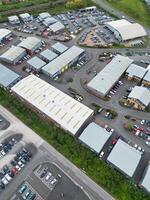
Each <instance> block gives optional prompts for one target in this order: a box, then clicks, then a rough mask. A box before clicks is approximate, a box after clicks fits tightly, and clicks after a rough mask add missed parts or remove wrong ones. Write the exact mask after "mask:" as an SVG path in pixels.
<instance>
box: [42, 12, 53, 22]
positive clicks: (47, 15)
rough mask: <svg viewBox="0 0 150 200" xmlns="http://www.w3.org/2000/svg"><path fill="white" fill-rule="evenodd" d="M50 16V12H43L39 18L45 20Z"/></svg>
mask: <svg viewBox="0 0 150 200" xmlns="http://www.w3.org/2000/svg"><path fill="white" fill-rule="evenodd" d="M48 17H51V15H50V14H49V13H48V12H43V13H40V14H39V18H40V19H42V20H44V19H46V18H48Z"/></svg>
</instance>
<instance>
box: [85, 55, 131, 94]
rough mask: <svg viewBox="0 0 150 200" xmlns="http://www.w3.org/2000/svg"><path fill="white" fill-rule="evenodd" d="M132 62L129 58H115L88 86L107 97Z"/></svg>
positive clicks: (118, 56) (119, 56)
mask: <svg viewBox="0 0 150 200" xmlns="http://www.w3.org/2000/svg"><path fill="white" fill-rule="evenodd" d="M132 62H133V60H131V59H129V58H128V57H124V56H121V55H117V56H115V58H113V59H112V61H111V62H110V63H109V64H107V65H106V66H105V68H104V69H102V70H101V71H100V72H99V73H98V74H97V75H96V76H95V77H94V78H93V79H92V80H91V81H90V82H89V83H88V84H87V86H88V87H90V88H91V89H93V90H95V91H97V92H99V93H101V94H102V95H104V96H105V95H106V94H107V93H108V92H109V90H110V89H111V88H112V86H113V85H114V84H115V83H116V81H117V80H118V79H119V78H120V77H121V75H122V74H123V73H124V72H125V70H126V69H127V68H128V66H129V65H130V64H131V63H132Z"/></svg>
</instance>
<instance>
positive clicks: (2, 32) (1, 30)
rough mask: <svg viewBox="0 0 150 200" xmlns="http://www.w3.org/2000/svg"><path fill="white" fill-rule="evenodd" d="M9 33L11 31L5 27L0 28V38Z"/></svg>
mask: <svg viewBox="0 0 150 200" xmlns="http://www.w3.org/2000/svg"><path fill="white" fill-rule="evenodd" d="M9 34H11V31H10V30H8V29H5V28H1V29H0V40H2V39H3V38H5V37H6V36H8V35H9Z"/></svg>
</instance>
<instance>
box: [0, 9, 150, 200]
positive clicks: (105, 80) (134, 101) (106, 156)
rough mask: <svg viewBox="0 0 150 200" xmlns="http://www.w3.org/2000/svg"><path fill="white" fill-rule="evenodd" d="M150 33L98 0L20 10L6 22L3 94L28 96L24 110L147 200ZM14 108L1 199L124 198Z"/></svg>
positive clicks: (7, 119)
mask: <svg viewBox="0 0 150 200" xmlns="http://www.w3.org/2000/svg"><path fill="white" fill-rule="evenodd" d="M149 34H150V32H149V30H148V28H144V26H142V25H141V24H139V23H137V22H133V20H130V19H129V18H127V17H125V16H122V18H121V19H116V18H114V16H112V15H110V14H109V13H107V12H106V11H104V10H102V9H98V8H97V7H95V6H93V7H86V8H82V9H79V10H73V11H69V12H66V13H60V14H57V15H53V16H52V15H51V13H48V12H42V13H39V14H38V15H37V16H33V15H32V14H30V13H19V14H18V15H13V16H8V20H7V22H5V23H1V24H0V86H1V90H0V91H1V93H2V94H3V93H4V92H5V93H7V95H9V97H10V99H11V98H12V99H13V100H14V99H16V101H18V102H20V104H21V105H22V115H24V111H25V109H26V108H30V110H31V111H32V112H33V113H36V114H37V115H38V117H39V118H40V119H41V120H42V123H43V121H44V122H45V123H48V124H49V126H50V127H51V124H54V129H55V130H56V132H59V131H61V130H63V131H64V132H62V133H64V134H67V135H68V136H69V137H71V138H72V140H73V141H75V142H77V144H78V145H81V146H83V148H85V149H89V150H90V151H91V152H93V153H92V154H91V155H92V156H93V157H94V158H95V157H96V159H97V160H98V161H100V162H102V163H103V164H104V166H108V167H109V169H111V170H116V171H117V173H119V174H121V176H122V177H123V178H125V179H127V181H130V182H132V185H133V187H134V188H136V189H137V191H140V192H142V195H143V200H147V199H148V198H149V193H150V51H149V48H150V47H149ZM2 94H0V96H2ZM1 99H2V97H0V101H1ZM13 100H12V101H11V100H10V101H9V103H10V102H11V105H13V103H14V102H13ZM6 108H7V106H6ZM6 108H4V107H2V106H0V132H1V135H0V140H1V141H0V159H1V163H0V199H2V200H23V199H24V200H50V199H52V200H56V199H64V200H80V199H81V200H84V199H85V200H90V199H94V200H109V199H110V200H112V199H115V197H112V196H111V193H110V194H109V193H107V192H105V191H104V190H103V189H102V188H101V187H100V186H98V185H97V184H96V183H94V182H93V181H92V180H91V179H90V178H89V177H88V176H87V175H88V174H86V169H85V168H81V169H80V168H77V167H75V165H73V164H72V163H71V162H69V161H68V160H67V159H66V158H65V157H63V156H62V155H61V154H60V153H58V152H57V151H56V150H55V149H54V148H53V147H52V146H50V145H49V144H48V143H47V142H46V141H44V139H42V138H41V137H40V136H38V135H37V133H38V132H37V133H35V132H34V131H33V130H31V129H30V128H29V127H27V126H26V125H25V124H23V122H21V121H20V120H19V119H18V118H16V117H15V116H14V115H13V114H11V113H10V112H9V111H8V110H6ZM15 109H17V108H15ZM10 110H11V109H10ZM18 112H19V111H18ZM31 115H32V113H31ZM22 119H23V118H22ZM31 127H33V126H32V124H31ZM37 127H38V124H37ZM36 130H38V128H37V129H36ZM38 134H39V135H40V133H38ZM49 134H53V137H54V138H55V136H54V133H52V132H51V130H50V129H49ZM43 138H44V137H43ZM54 141H56V142H57V137H56V138H55V139H54ZM61 142H62V144H63V145H64V147H65V148H66V141H64V140H63V139H62V141H61ZM75 144H76V143H75ZM70 148H73V149H72V151H76V149H75V148H76V145H73V146H72V147H70ZM78 156H79V157H80V155H78ZM76 160H78V158H76ZM86 162H87V161H86ZM77 165H78V166H79V164H77ZM99 173H101V172H99ZM101 185H103V184H101ZM108 192H109V191H108ZM137 200H138V199H137Z"/></svg>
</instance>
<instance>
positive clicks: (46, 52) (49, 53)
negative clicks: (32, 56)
mask: <svg viewBox="0 0 150 200" xmlns="http://www.w3.org/2000/svg"><path fill="white" fill-rule="evenodd" d="M40 55H41V56H43V57H44V58H46V59H47V60H48V61H52V60H53V59H54V58H56V57H57V56H58V55H57V54H56V53H54V52H53V51H51V50H50V49H46V50H44V51H42V52H41V53H40Z"/></svg>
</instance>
